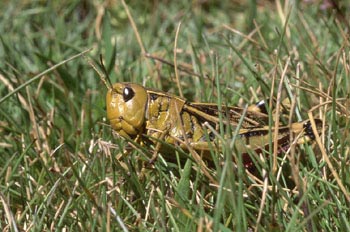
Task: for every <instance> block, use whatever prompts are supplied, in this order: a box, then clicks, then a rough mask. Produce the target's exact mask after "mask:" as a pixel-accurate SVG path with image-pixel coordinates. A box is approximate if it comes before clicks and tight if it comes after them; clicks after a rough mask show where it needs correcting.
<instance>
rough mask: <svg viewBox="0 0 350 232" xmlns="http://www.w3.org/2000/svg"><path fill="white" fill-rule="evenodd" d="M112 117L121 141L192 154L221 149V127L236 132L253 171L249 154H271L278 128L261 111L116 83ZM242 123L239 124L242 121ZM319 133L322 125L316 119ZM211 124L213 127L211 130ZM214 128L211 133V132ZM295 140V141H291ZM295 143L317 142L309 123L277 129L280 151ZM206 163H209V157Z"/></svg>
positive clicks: (110, 103) (109, 108) (238, 148)
mask: <svg viewBox="0 0 350 232" xmlns="http://www.w3.org/2000/svg"><path fill="white" fill-rule="evenodd" d="M106 105H107V118H108V120H109V121H110V124H111V126H112V128H113V129H114V130H115V131H116V132H117V134H119V135H120V136H122V137H124V138H127V139H131V140H134V141H135V142H137V143H139V144H142V145H157V144H159V141H163V142H162V144H171V145H174V146H179V147H181V148H183V149H187V148H188V146H190V147H191V148H193V149H194V150H196V151H201V152H203V151H204V152H207V153H209V151H210V149H211V148H213V147H216V148H218V150H220V146H221V145H220V144H218V143H217V142H216V141H217V139H216V135H217V134H220V133H219V128H220V119H219V118H220V117H219V115H220V114H221V115H222V116H223V117H222V118H223V120H222V122H221V123H223V124H224V125H229V126H231V128H232V130H235V129H237V126H238V125H239V126H240V128H239V131H238V139H236V141H235V144H234V147H235V151H236V152H237V153H239V154H241V155H242V157H243V159H242V160H243V164H244V165H245V166H246V167H247V168H250V167H251V166H252V165H253V164H252V161H251V159H250V158H249V154H248V153H249V152H251V151H255V152H257V153H262V152H266V151H268V150H269V144H270V142H269V141H271V138H272V136H271V135H273V134H272V133H274V128H271V127H269V115H268V113H267V112H264V111H261V110H256V108H259V106H257V107H248V109H247V110H244V109H243V108H240V107H227V106H222V107H220V108H219V107H218V105H216V104H211V103H193V102H188V101H186V100H185V99H183V98H180V97H177V96H173V95H170V94H168V93H165V92H162V91H157V90H151V89H148V88H145V87H143V86H141V85H138V84H134V83H115V84H113V85H111V86H110V87H109V90H108V92H107V95H106ZM240 120H242V121H241V123H240V124H239V121H240ZM315 124H316V127H317V130H318V132H319V131H320V129H321V127H322V121H321V120H319V119H316V120H315ZM208 125H209V126H208ZM208 128H211V129H208ZM291 135H292V136H291ZM291 138H296V142H297V143H299V144H302V143H305V142H307V141H311V140H313V139H314V138H315V135H314V133H313V130H312V126H311V122H310V121H309V120H306V121H303V122H295V123H292V124H291V125H289V126H283V125H281V126H279V127H278V139H277V143H278V148H279V149H278V150H279V152H283V151H286V150H287V149H288V147H289V146H290V144H291V143H292V142H293V141H291ZM204 159H208V160H209V159H210V157H209V156H208V155H207V156H205V157H204Z"/></svg>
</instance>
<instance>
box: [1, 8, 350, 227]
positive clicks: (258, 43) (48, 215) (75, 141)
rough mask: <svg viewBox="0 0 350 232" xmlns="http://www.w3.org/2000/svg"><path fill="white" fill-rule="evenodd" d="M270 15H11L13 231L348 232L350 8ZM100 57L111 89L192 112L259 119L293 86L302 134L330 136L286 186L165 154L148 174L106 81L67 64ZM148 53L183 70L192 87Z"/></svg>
mask: <svg viewBox="0 0 350 232" xmlns="http://www.w3.org/2000/svg"><path fill="white" fill-rule="evenodd" d="M258 2H259V3H258V4H257V3H255V1H247V2H243V3H242V2H241V1H220V2H218V3H216V2H214V1H204V2H200V1H199V2H196V1H194V2H191V3H188V2H187V1H176V3H175V2H174V1H160V2H145V3H140V2H138V1H132V2H130V3H128V8H129V10H130V16H129V17H128V14H127V11H126V8H125V6H123V4H122V3H121V2H119V1H106V2H102V1H93V2H90V1H49V2H45V1H3V2H2V3H0V9H1V12H2V14H1V16H0V17H1V18H0V19H1V20H0V31H1V32H2V33H1V35H0V58H1V61H2V62H1V63H0V83H1V84H0V102H1V103H0V154H1V155H0V173H1V175H0V202H1V203H0V205H1V208H0V217H1V219H0V228H1V229H3V230H5V231H22V230H32V231H48V230H58V231H60V230H72V231H86V230H90V231H95V230H97V231H112V230H113V231H114V230H116V231H119V230H124V231H128V230H129V231H134V230H141V231H166V230H175V231H194V230H198V231H204V230H205V231H211V230H213V231H218V230H220V231H231V230H234V231H247V230H257V231H271V230H274V231H300V230H303V231H306V230H307V231H333V230H339V231H348V230H349V229H350V224H349V222H348V219H349V218H350V210H349V207H350V204H349V203H350V202H349V201H350V198H349V196H350V193H349V188H350V180H349V176H350V171H349V168H348V163H349V138H348V134H349V113H350V112H349V96H350V82H349V80H350V76H349V73H350V72H349V71H350V70H349V54H350V53H349V51H350V49H349V40H348V32H349V29H350V28H349V24H348V22H347V20H345V19H347V18H348V17H349V9H348V6H347V4H346V1H338V5H337V7H329V8H326V9H323V8H322V7H323V6H324V5H322V4H323V3H322V1H313V2H312V3H306V1H300V3H294V4H292V1H285V2H279V1H276V2H277V3H276V2H274V1H258ZM130 17H131V18H132V19H133V20H134V21H135V25H136V27H137V29H135V28H132V27H131V21H130ZM180 22H181V25H180ZM177 31H178V35H177V36H176V33H177ZM137 33H138V34H139V38H140V40H139V41H138V40H137V36H136V34H137ZM175 42H176V47H177V50H176V57H174V46H175ZM141 44H142V45H141ZM142 46H143V48H142ZM90 48H93V50H92V51H91V52H89V53H88V55H87V56H88V57H89V59H91V60H93V61H94V62H95V63H97V64H98V63H99V61H98V59H99V55H100V54H102V57H103V59H104V62H105V65H106V68H107V70H108V72H109V75H110V77H111V80H112V82H117V81H118V82H121V81H131V82H136V83H140V84H143V85H145V86H147V87H152V88H157V89H161V90H163V91H169V92H172V93H174V94H176V95H180V93H181V92H182V93H183V95H184V96H185V97H186V98H187V99H188V100H191V101H198V102H215V103H219V104H227V105H239V106H245V104H251V103H254V102H256V101H258V100H259V99H267V98H269V97H270V96H274V97H277V95H278V93H279V91H278V86H279V84H280V80H281V78H282V77H283V78H284V81H283V82H282V85H281V87H282V91H281V92H280V93H282V95H283V96H287V97H289V98H291V99H294V100H295V103H296V104H295V106H296V107H295V110H293V111H292V113H291V115H292V117H293V121H300V120H305V119H308V118H309V117H314V118H321V119H323V120H324V121H325V122H326V123H327V126H328V127H326V128H324V129H323V133H322V136H321V138H320V140H319V141H318V142H315V143H313V144H305V145H300V146H299V145H298V146H296V147H295V149H294V148H293V149H292V151H291V154H292V155H291V156H290V157H292V158H291V159H289V158H287V159H286V164H285V165H283V166H282V167H281V168H280V169H279V171H280V170H281V171H282V173H285V174H284V175H281V176H277V174H276V172H274V171H273V170H272V169H271V167H272V159H268V160H266V164H257V169H258V170H260V171H261V170H262V167H265V168H266V170H267V177H268V178H267V179H263V180H262V181H265V182H262V181H261V180H259V179H257V177H254V176H252V175H248V173H247V172H246V171H245V170H244V169H243V168H242V165H238V166H237V167H233V164H232V163H230V162H226V163H225V165H223V166H222V167H217V168H212V169H210V170H209V171H208V172H206V173H205V172H203V171H201V170H202V169H201V168H200V167H199V166H198V164H197V163H196V162H193V161H191V160H188V161H187V162H186V163H185V164H180V162H167V161H166V160H163V159H162V156H160V157H159V158H158V159H157V161H156V162H155V163H154V165H153V166H152V167H151V168H145V167H144V163H145V161H146V162H147V160H148V159H149V158H150V156H151V155H152V150H149V149H147V148H145V147H139V148H138V149H135V150H133V151H131V152H129V153H128V154H125V153H124V152H123V151H124V147H125V146H126V144H127V143H126V141H125V140H123V139H120V138H116V137H114V136H113V135H112V133H111V128H110V126H109V125H108V122H107V121H106V120H105V114H106V112H105V93H106V88H105V86H104V84H103V83H102V82H101V81H100V79H99V77H98V75H97V74H96V72H95V71H94V70H93V69H92V68H91V66H90V65H89V64H88V62H87V60H86V59H85V58H83V57H82V56H79V57H78V58H75V59H73V60H69V61H68V59H69V58H70V57H72V56H74V55H77V54H79V53H80V52H83V51H85V50H87V49H90ZM144 52H148V53H149V54H151V55H152V56H156V57H158V58H161V59H163V60H167V61H170V62H171V63H174V59H175V58H176V59H175V61H176V64H177V66H178V67H179V68H186V69H187V70H191V72H192V74H191V73H190V72H188V71H185V72H184V71H179V72H178V74H176V72H175V71H174V68H173V67H172V66H169V65H166V64H165V63H163V62H159V61H157V60H155V59H151V58H148V57H146V56H145V55H144V54H143V53H144ZM63 61H65V62H66V63H64V64H62V65H60V66H58V67H54V68H52V67H53V66H54V65H56V64H59V63H60V62H63ZM50 68H52V70H49V69H50ZM45 71H47V72H46V73H44V75H39V74H41V73H42V72H45ZM32 78H37V79H36V80H35V81H33V79H32ZM29 81H31V83H28V82H29ZM25 83H27V84H25ZM194 86H195V88H194ZM16 88H18V92H14V90H15V89H16ZM8 94H10V95H9V96H10V97H8V98H6V99H4V98H3V97H5V96H6V95H8ZM213 152H214V151H213ZM178 153H180V151H179V152H178ZM223 153H224V155H226V156H227V155H230V156H231V155H232V152H231V151H230V149H228V150H227V151H224V152H223ZM174 155H175V154H174ZM213 155H214V156H217V155H218V154H216V153H215V154H213ZM165 158H166V157H165ZM279 163H280V160H279ZM288 169H289V171H288ZM287 173H289V174H287ZM290 179H292V180H293V182H294V186H292V187H291V186H290ZM273 189H276V191H273Z"/></svg>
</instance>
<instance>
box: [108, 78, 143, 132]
mask: <svg viewBox="0 0 350 232" xmlns="http://www.w3.org/2000/svg"><path fill="white" fill-rule="evenodd" d="M106 105H107V118H108V120H109V121H110V124H111V126H112V128H113V129H114V130H116V132H117V133H118V134H120V135H121V136H123V137H126V138H134V137H136V136H137V135H139V134H140V133H142V130H143V128H144V123H145V113H146V105H147V91H146V89H145V88H144V87H142V86H141V85H137V84H132V83H116V84H114V85H113V87H112V88H111V89H110V90H108V92H107V96H106Z"/></svg>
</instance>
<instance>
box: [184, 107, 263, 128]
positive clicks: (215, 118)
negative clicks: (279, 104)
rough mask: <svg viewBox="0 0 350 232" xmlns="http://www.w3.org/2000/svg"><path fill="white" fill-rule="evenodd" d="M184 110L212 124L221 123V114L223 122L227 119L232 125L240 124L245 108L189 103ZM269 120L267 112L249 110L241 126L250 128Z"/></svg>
mask: <svg viewBox="0 0 350 232" xmlns="http://www.w3.org/2000/svg"><path fill="white" fill-rule="evenodd" d="M184 110H185V111H187V112H189V113H190V114H191V115H194V116H195V117H197V118H198V120H199V122H201V123H204V122H208V123H210V124H212V125H213V124H215V125H217V124H218V123H219V115H220V114H221V115H222V117H223V122H225V121H226V122H228V123H229V124H231V125H232V126H237V125H238V122H239V120H240V119H241V118H242V116H243V112H244V109H243V108H240V107H226V106H222V107H221V111H220V110H219V107H218V105H216V104H211V103H187V104H185V106H184ZM225 118H226V120H225ZM268 120H269V117H268V115H267V114H265V113H261V112H258V111H251V110H247V111H246V113H245V115H244V119H243V123H242V125H241V128H242V129H249V128H258V127H263V126H265V125H268Z"/></svg>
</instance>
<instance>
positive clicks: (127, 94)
mask: <svg viewBox="0 0 350 232" xmlns="http://www.w3.org/2000/svg"><path fill="white" fill-rule="evenodd" d="M134 96H135V92H134V90H133V89H132V88H130V87H125V88H124V89H123V99H124V102H127V101H129V100H130V99H132V98H133V97H134Z"/></svg>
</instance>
